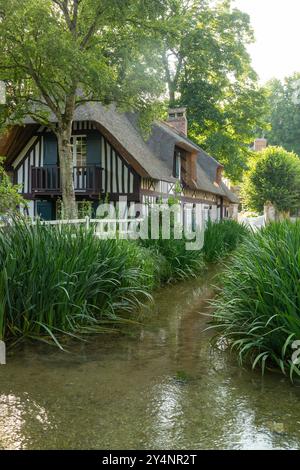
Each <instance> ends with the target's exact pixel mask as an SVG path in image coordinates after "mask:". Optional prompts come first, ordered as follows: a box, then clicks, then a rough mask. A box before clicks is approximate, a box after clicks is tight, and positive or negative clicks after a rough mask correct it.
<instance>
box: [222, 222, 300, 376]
mask: <svg viewBox="0 0 300 470" xmlns="http://www.w3.org/2000/svg"><path fill="white" fill-rule="evenodd" d="M299 279H300V223H299V221H298V222H296V223H291V222H282V223H274V224H270V225H269V226H267V228H265V229H263V230H262V231H261V232H257V233H255V234H252V235H251V236H250V237H247V238H246V239H245V241H244V243H243V244H242V245H241V246H240V248H239V249H238V250H237V252H236V254H235V255H234V256H233V257H232V259H231V261H230V264H229V265H228V267H227V269H226V271H225V272H224V274H223V275H222V283H221V287H220V292H219V296H218V298H217V300H216V301H215V302H214V306H215V309H216V310H215V314H214V320H215V322H217V324H218V325H217V328H218V329H220V334H221V335H222V337H223V338H225V339H226V340H227V342H228V343H229V345H230V346H231V348H232V349H233V350H235V351H237V352H238V356H239V360H240V362H241V363H244V362H246V363H249V362H250V363H252V366H253V368H255V367H256V366H258V365H259V366H260V367H261V369H262V372H264V370H265V368H266V367H274V366H276V367H278V368H280V370H281V371H282V372H283V373H284V374H285V375H287V374H289V375H290V378H291V379H293V376H294V375H295V374H296V375H298V376H299V375H300V367H299V365H294V364H293V363H292V354H293V352H294V351H293V349H292V347H291V345H292V343H293V341H294V340H299V338H300V283H299Z"/></svg>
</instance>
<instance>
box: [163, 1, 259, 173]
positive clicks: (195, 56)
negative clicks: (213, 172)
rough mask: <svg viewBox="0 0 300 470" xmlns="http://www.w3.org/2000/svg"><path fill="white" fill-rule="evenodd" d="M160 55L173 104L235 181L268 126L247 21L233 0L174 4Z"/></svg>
mask: <svg viewBox="0 0 300 470" xmlns="http://www.w3.org/2000/svg"><path fill="white" fill-rule="evenodd" d="M168 21H169V31H168V33H167V34H165V36H164V40H163V46H162V53H163V57H162V60H163V63H164V71H165V79H166V82H167V86H168V96H169V104H170V105H171V106H172V105H174V104H180V105H185V106H187V107H188V119H189V135H190V137H191V138H192V139H194V140H195V141H196V142H197V143H198V144H200V145H201V146H202V147H204V149H206V150H207V151H209V152H210V153H212V154H213V155H215V156H216V157H217V158H218V159H219V160H220V161H221V162H222V163H223V164H224V166H225V170H226V173H227V175H228V176H230V177H231V178H232V179H233V180H238V179H240V177H241V174H242V172H243V170H244V169H245V167H246V162H247V159H248V157H249V144H250V143H251V142H252V141H253V139H254V137H255V133H256V131H257V128H258V127H263V126H264V125H265V106H266V98H265V93H264V91H263V90H262V89H260V87H259V86H258V84H257V77H256V74H255V72H254V71H253V69H252V68H251V63H250V57H249V54H248V52H247V49H246V46H247V44H249V43H251V42H252V41H253V33H252V30H251V27H250V20H249V16H248V15H247V14H245V13H242V12H241V11H239V10H237V9H233V8H232V2H231V0H225V1H221V2H219V3H217V4H216V2H213V1H211V0H204V1H203V0H183V1H182V0H173V2H172V4H171V7H170V10H169V11H168Z"/></svg>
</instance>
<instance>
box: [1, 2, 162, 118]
mask: <svg viewBox="0 0 300 470" xmlns="http://www.w3.org/2000/svg"><path fill="white" fill-rule="evenodd" d="M163 3H164V2H157V1H154V0H141V1H136V0H134V1H133V0H128V1H126V2H124V1H123V0H113V1H112V0H97V1H95V0H81V1H80V2H78V1H76V0H72V1H70V2H65V1H55V0H10V1H9V2H7V1H6V0H0V12H1V22H0V41H1V50H0V63H1V68H0V79H2V80H4V81H5V82H6V84H7V102H8V106H7V107H5V115H6V116H5V117H7V116H9V117H10V118H12V119H14V120H18V119H19V118H21V117H22V116H24V114H25V115H27V114H30V115H31V116H32V117H33V118H34V119H35V120H37V121H38V122H41V123H46V124H49V113H50V112H52V113H54V115H55V116H56V117H57V119H58V123H59V125H61V124H62V123H63V122H65V121H64V120H65V119H67V118H68V119H69V118H70V117H72V116H68V114H69V112H70V111H72V108H73V104H74V103H73V99H74V100H75V107H76V106H78V105H80V103H81V102H83V101H84V100H85V99H91V100H93V99H95V100H99V101H101V102H102V103H103V104H108V103H111V102H115V103H117V104H118V105H119V106H120V107H122V108H124V109H139V110H141V111H145V112H146V110H147V109H148V107H149V106H151V105H152V104H153V103H154V102H155V99H153V98H157V97H158V96H159V95H160V93H161V92H162V90H163V84H162V81H161V71H160V67H159V64H158V60H157V54H156V52H155V49H156V48H157V47H156V46H157V39H156V37H155V34H154V33H153V30H152V29H151V26H152V27H153V28H154V27H155V25H156V23H157V22H158V23H159V21H158V18H159V15H160V14H161V12H162V9H163V8H164V5H163ZM157 27H158V26H157ZM54 45H55V47H54ZM58 50H59V54H57V51H58Z"/></svg>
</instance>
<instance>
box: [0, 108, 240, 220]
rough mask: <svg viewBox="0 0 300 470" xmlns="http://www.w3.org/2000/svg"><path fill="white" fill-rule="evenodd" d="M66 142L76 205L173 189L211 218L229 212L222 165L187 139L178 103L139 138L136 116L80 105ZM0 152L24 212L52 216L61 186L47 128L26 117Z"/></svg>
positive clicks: (145, 197)
mask: <svg viewBox="0 0 300 470" xmlns="http://www.w3.org/2000/svg"><path fill="white" fill-rule="evenodd" d="M53 123H54V124H55V119H53ZM71 144H72V152H73V159H74V167H73V178H74V188H75V193H76V199H77V201H78V204H80V203H81V202H82V201H91V202H92V204H93V207H97V205H98V204H99V200H100V199H102V200H104V199H105V198H106V199H108V200H109V201H117V200H118V199H119V197H120V196H126V197H127V200H128V201H129V202H145V203H149V204H151V203H153V202H156V201H157V200H158V199H159V200H168V198H170V196H172V195H173V194H174V193H175V191H176V194H177V196H178V197H179V199H180V200H181V202H182V203H185V204H188V205H190V206H191V207H193V206H195V205H196V204H198V206H197V207H200V210H202V211H204V212H205V214H206V216H207V217H208V216H210V217H211V218H212V219H213V220H217V219H221V218H223V217H227V216H229V215H230V213H231V212H232V211H230V208H231V207H232V205H236V204H238V199H237V198H236V196H235V195H234V194H232V193H231V192H230V191H229V189H228V188H227V187H226V185H225V184H224V183H223V181H222V171H223V167H222V165H220V163H218V162H217V161H216V160H215V159H214V158H212V157H211V156H209V155H208V154H207V153H205V152H204V151H203V150H202V149H201V148H200V147H198V146H197V145H196V144H195V143H193V142H192V141H191V140H190V139H188V138H187V119H186V110H185V109H184V108H176V109H171V110H169V118H168V121H167V122H160V121H156V122H154V124H153V126H152V131H151V135H150V137H149V138H148V140H147V141H145V140H144V139H143V137H142V134H141V132H140V130H139V128H138V125H137V123H136V116H135V115H133V114H130V113H120V112H119V111H117V110H116V108H115V107H114V106H110V107H103V106H102V105H101V104H99V103H87V104H85V105H83V106H81V107H80V108H78V109H77V111H76V117H75V120H74V122H73V132H72V142H71ZM0 155H3V156H5V158H6V159H5V167H6V170H7V172H8V173H9V174H10V175H11V177H12V178H13V181H14V182H15V183H16V184H19V185H20V188H21V189H20V191H21V192H22V194H23V196H24V198H25V199H26V200H27V203H28V209H27V210H28V212H29V215H30V216H31V217H35V216H40V217H41V218H43V219H55V218H56V217H57V211H58V201H59V200H60V197H61V185H60V170H59V163H58V146H57V140H56V137H55V135H54V133H53V132H51V130H50V129H48V128H47V127H44V126H40V125H37V124H36V123H35V122H33V121H32V120H31V119H26V120H25V121H24V124H23V125H22V126H21V125H19V126H14V127H13V128H11V129H10V131H9V132H8V133H6V134H5V135H4V136H2V138H1V140H0Z"/></svg>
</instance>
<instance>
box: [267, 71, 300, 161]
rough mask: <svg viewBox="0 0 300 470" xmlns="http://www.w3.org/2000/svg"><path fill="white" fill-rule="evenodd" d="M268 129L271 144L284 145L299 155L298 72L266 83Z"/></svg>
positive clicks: (299, 96)
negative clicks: (268, 113) (281, 79)
mask: <svg viewBox="0 0 300 470" xmlns="http://www.w3.org/2000/svg"><path fill="white" fill-rule="evenodd" d="M267 91H268V101H269V109H270V115H269V121H270V125H271V129H270V131H269V132H268V133H267V134H266V137H267V138H268V140H269V142H270V144H271V145H278V146H281V147H284V148H285V149H287V150H289V151H290V152H295V153H296V154H297V155H299V156H300V139H299V127H300V106H299V105H300V74H299V73H296V74H294V75H292V76H290V77H287V78H286V79H285V80H284V81H283V82H281V81H280V80H277V79H276V80H275V79H274V80H271V81H270V82H269V83H268V84H267Z"/></svg>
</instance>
